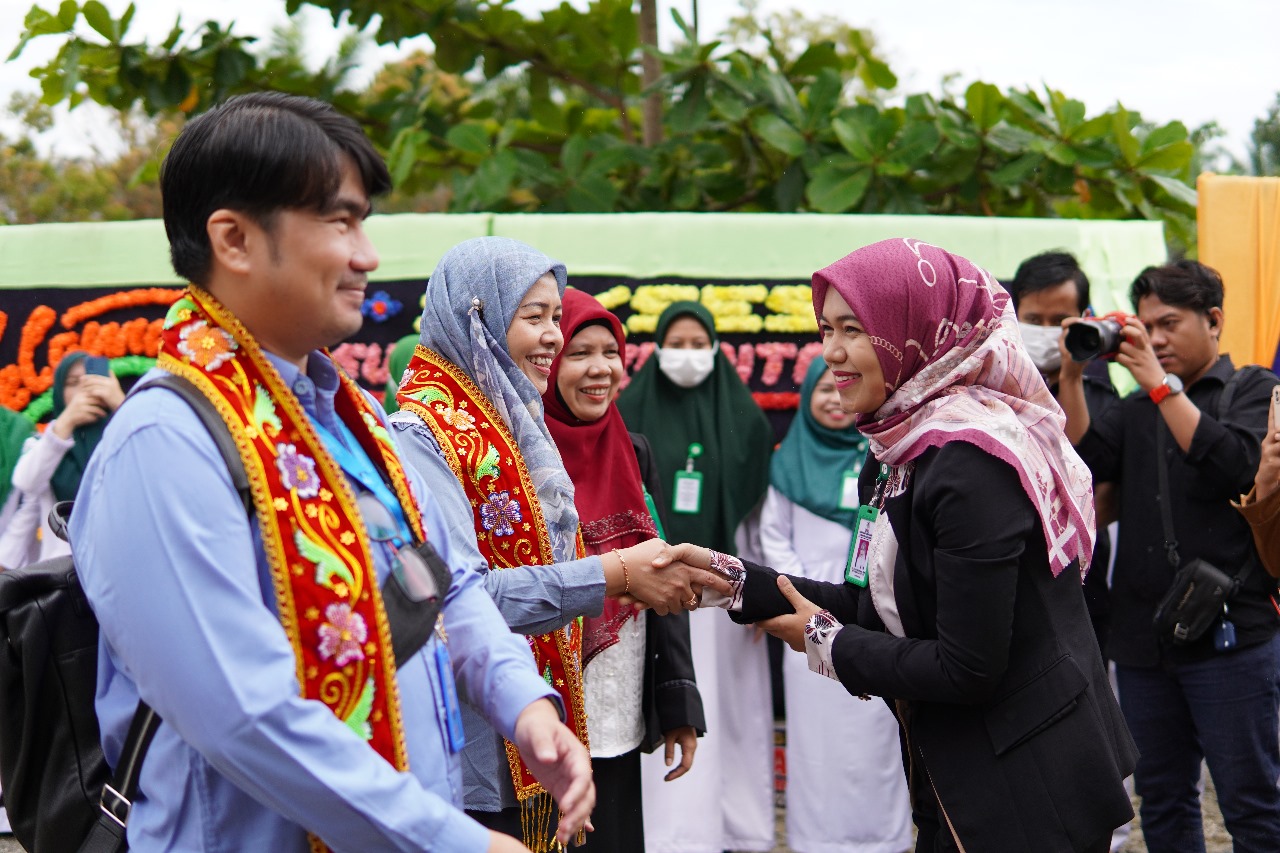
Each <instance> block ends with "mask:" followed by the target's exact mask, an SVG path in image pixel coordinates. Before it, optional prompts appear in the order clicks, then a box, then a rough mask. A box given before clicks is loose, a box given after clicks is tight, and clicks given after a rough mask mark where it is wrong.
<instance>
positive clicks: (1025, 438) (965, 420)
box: [813, 239, 1094, 576]
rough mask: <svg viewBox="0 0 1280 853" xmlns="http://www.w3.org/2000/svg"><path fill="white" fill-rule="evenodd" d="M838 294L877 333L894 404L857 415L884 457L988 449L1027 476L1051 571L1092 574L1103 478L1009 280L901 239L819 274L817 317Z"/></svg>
mask: <svg viewBox="0 0 1280 853" xmlns="http://www.w3.org/2000/svg"><path fill="white" fill-rule="evenodd" d="M831 287H834V288H835V289H836V291H837V292H838V293H839V294H840V295H841V296H842V297H843V298H844V300H845V302H846V303H848V305H849V307H850V308H851V309H853V313H854V315H855V316H856V317H857V318H858V320H859V322H860V323H861V324H862V327H863V329H864V330H865V331H866V333H867V334H868V335H869V336H870V338H871V343H872V346H873V347H874V349H875V353H876V357H877V359H878V361H879V362H880V367H881V371H882V372H883V374H884V381H885V393H886V395H887V399H886V400H885V402H884V404H883V405H881V406H880V408H879V409H878V410H877V411H876V412H875V413H873V414H862V415H859V416H858V417H857V418H856V420H855V423H856V424H857V427H858V430H859V431H861V432H862V434H863V435H865V436H867V438H868V439H869V440H870V446H871V451H872V453H873V454H874V456H875V458H876V459H877V460H878V461H880V462H882V463H887V464H889V465H894V466H899V465H902V464H903V463H905V462H909V461H911V460H913V459H915V458H916V457H918V456H919V455H920V454H922V453H924V452H925V450H927V449H929V448H930V447H940V446H942V445H943V444H945V443H947V442H948V441H965V442H968V443H970V444H974V445H976V446H978V447H979V448H981V449H982V450H984V451H986V452H987V453H990V454H991V455H993V456H995V457H996V458H998V459H1001V460H1002V461H1004V462H1006V463H1008V464H1009V465H1010V466H1012V467H1013V468H1014V470H1015V471H1017V472H1018V478H1019V480H1020V481H1021V483H1022V488H1023V490H1024V491H1025V492H1026V494H1027V496H1028V498H1030V500H1031V503H1032V506H1034V507H1035V508H1036V511H1037V513H1038V514H1039V516H1040V520H1041V525H1042V527H1043V529H1044V538H1045V544H1046V545H1047V546H1048V550H1049V565H1050V568H1051V570H1052V571H1053V574H1054V575H1055V576H1056V575H1058V574H1060V573H1061V572H1062V570H1063V569H1065V568H1066V567H1067V566H1068V565H1070V564H1071V563H1072V561H1075V560H1079V563H1080V568H1081V570H1082V571H1083V570H1085V569H1087V568H1088V565H1089V561H1090V560H1091V559H1092V557H1093V540H1094V507H1093V480H1092V477H1091V476H1090V474H1089V469H1088V468H1087V467H1086V466H1085V464H1084V462H1083V461H1081V459H1080V457H1079V455H1077V454H1076V452H1075V449H1074V448H1073V447H1072V446H1071V443H1070V442H1069V441H1068V440H1067V437H1066V433H1065V432H1064V427H1065V424H1066V417H1065V416H1064V415H1063V413H1062V409H1061V408H1060V407H1059V406H1058V404H1057V401H1055V400H1054V399H1053V396H1052V395H1051V394H1050V393H1049V389H1048V387H1047V386H1046V385H1045V383H1044V380H1043V379H1041V377H1040V373H1039V371H1038V370H1037V369H1036V366H1035V364H1033V363H1032V361H1031V357H1030V356H1028V355H1027V352H1026V349H1025V348H1024V347H1023V344H1022V337H1021V335H1020V334H1019V332H1018V323H1017V319H1016V317H1015V316H1014V313H1013V305H1012V300H1011V299H1010V298H1009V294H1008V293H1007V292H1006V291H1005V290H1004V288H1003V287H1001V286H1000V284H999V282H997V281H996V280H995V279H994V278H992V277H991V275H990V274H989V273H988V272H987V271H986V270H983V269H981V268H979V267H978V266H976V265H975V264H973V263H972V262H970V261H968V260H966V259H965V258H962V257H960V256H959V255H953V254H951V253H950V252H947V251H945V250H943V249H939V248H938V247H936V246H931V245H929V244H928V243H923V242H921V241H919V240H910V239H895V240H884V241H881V242H879V243H873V244H872V245H870V246H865V247H863V248H861V249H859V250H857V251H856V252H853V253H852V254H850V255H848V256H846V257H844V258H842V259H841V260H839V261H836V262H835V263H834V264H832V265H830V266H828V267H826V268H825V269H821V270H819V271H818V272H816V273H814V274H813V305H814V311H815V313H816V314H817V315H818V316H819V317H821V315H822V307H823V303H824V301H825V300H826V296H827V289H828V288H831ZM975 488H980V484H975Z"/></svg>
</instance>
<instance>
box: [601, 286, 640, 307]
mask: <svg viewBox="0 0 1280 853" xmlns="http://www.w3.org/2000/svg"><path fill="white" fill-rule="evenodd" d="M596 299H597V300H599V302H600V304H601V305H603V306H604V307H605V308H606V309H607V310H609V311H612V310H614V309H615V308H620V307H622V306H623V305H626V304H627V303H628V302H630V301H631V288H629V287H627V286H626V285H625V284H619V285H617V286H616V287H611V288H609V289H608V290H606V291H605V292H604V293H597V294H596Z"/></svg>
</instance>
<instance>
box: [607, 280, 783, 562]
mask: <svg viewBox="0 0 1280 853" xmlns="http://www.w3.org/2000/svg"><path fill="white" fill-rule="evenodd" d="M654 339H655V341H656V342H657V344H658V348H657V349H655V350H654V353H653V356H652V357H650V359H649V360H648V362H646V363H645V365H644V367H642V368H640V371H639V372H638V373H636V375H635V377H634V378H633V379H632V380H631V384H630V385H628V386H627V388H626V390H625V391H623V392H622V394H621V396H619V398H618V410H619V411H620V412H621V413H622V418H623V420H624V421H626V424H627V429H629V430H631V431H633V432H639V433H643V434H644V436H645V437H646V438H648V439H649V442H650V444H652V445H653V452H654V458H655V460H656V461H657V465H658V472H659V474H660V475H661V477H662V484H663V486H664V487H665V488H667V489H669V490H670V491H668V495H670V496H671V497H670V498H669V499H668V500H669V502H670V503H671V506H669V507H668V509H670V510H673V511H672V512H671V525H670V528H669V529H668V530H667V531H666V532H667V541H669V542H673V543H674V542H695V543H697V544H699V545H705V546H707V547H708V548H711V549H712V550H721V548H717V546H716V544H713V543H719V545H720V546H722V548H723V549H724V553H729V554H733V553H736V552H737V549H736V548H735V547H734V532H735V531H736V530H737V529H738V525H739V524H741V523H742V521H743V519H745V518H746V517H747V515H748V514H750V512H751V511H752V510H753V509H754V508H755V507H756V505H757V504H758V503H759V502H760V499H761V498H762V497H763V496H764V492H765V489H766V488H767V487H768V485H769V454H770V452H771V450H772V448H773V428H772V427H771V426H770V425H769V420H768V419H767V418H766V417H765V416H764V412H762V411H761V410H760V407H759V406H757V405H756V402H755V400H753V399H752V398H751V392H750V391H749V390H747V386H746V385H744V384H743V383H742V380H741V379H739V378H738V373H737V371H736V370H734V368H733V365H731V364H730V363H729V360H728V359H727V358H725V357H724V353H722V352H721V351H720V342H719V340H718V339H717V337H716V333H715V319H714V318H713V317H712V316H711V312H710V311H708V310H707V308H706V307H705V306H703V305H701V304H699V303H697V302H676V303H673V304H671V305H670V306H668V307H667V309H666V310H665V311H663V312H662V316H661V317H659V318H658V327H657V331H656V333H655V335H654ZM695 445H696V446H695ZM691 447H692V448H693V449H692V451H691V449H690V448H691ZM687 468H692V473H695V474H700V475H701V477H700V479H699V478H696V477H694V478H690V477H685V476H683V475H684V474H685V473H686V469H687ZM677 472H679V473H680V475H681V476H679V477H677ZM681 499H683V501H684V503H683V504H680V503H677V501H680V500H681Z"/></svg>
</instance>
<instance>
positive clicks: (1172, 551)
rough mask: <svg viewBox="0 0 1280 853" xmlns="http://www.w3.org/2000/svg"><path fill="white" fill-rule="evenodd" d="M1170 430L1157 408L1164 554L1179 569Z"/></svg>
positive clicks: (1157, 462)
mask: <svg viewBox="0 0 1280 853" xmlns="http://www.w3.org/2000/svg"><path fill="white" fill-rule="evenodd" d="M1168 432H1169V427H1168V425H1167V424H1165V422H1164V416H1162V415H1161V414H1160V410H1159V409H1158V408H1157V409H1156V477H1157V479H1159V481H1160V494H1159V495H1158V496H1157V497H1158V498H1159V503H1160V524H1161V525H1162V526H1163V527H1164V556H1165V558H1166V559H1167V560H1168V561H1169V565H1170V566H1173V569H1174V571H1177V569H1178V566H1180V565H1181V564H1182V557H1181V556H1179V554H1178V540H1177V538H1175V536H1174V533H1173V506H1172V505H1171V503H1170V500H1169V456H1168V452H1167V451H1166V450H1165V445H1166V439H1165V435H1166V434H1167V433H1168Z"/></svg>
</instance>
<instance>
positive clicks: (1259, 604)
mask: <svg viewBox="0 0 1280 853" xmlns="http://www.w3.org/2000/svg"><path fill="white" fill-rule="evenodd" d="M1234 373H1235V367H1234V366H1233V365H1232V363H1231V358H1230V356H1226V355H1223V356H1221V357H1219V359H1218V362H1217V363H1216V364H1214V366H1213V367H1211V368H1210V369H1209V372H1208V373H1206V374H1205V375H1204V376H1203V377H1201V378H1200V379H1199V380H1197V381H1196V382H1195V384H1193V385H1192V386H1191V387H1189V388H1187V389H1186V392H1185V393H1186V394H1187V396H1188V398H1190V400H1191V402H1192V403H1195V405H1196V407H1197V408H1199V409H1200V413H1201V414H1200V424H1199V426H1197V427H1196V432H1195V436H1194V437H1193V438H1192V440H1191V449H1190V452H1188V453H1183V452H1182V450H1181V449H1180V448H1179V447H1178V445H1177V442H1175V441H1174V440H1173V438H1172V436H1171V435H1166V437H1165V438H1166V441H1165V445H1166V448H1167V449H1166V454H1167V456H1168V465H1169V491H1170V494H1171V499H1172V504H1173V526H1174V533H1175V535H1176V537H1177V541H1178V551H1179V554H1180V555H1181V557H1182V559H1183V561H1184V562H1185V561H1187V560H1193V559H1196V558H1197V557H1198V558H1200V559H1202V560H1207V561H1208V562H1210V563H1212V564H1213V565H1215V566H1217V567H1218V568H1219V569H1222V570H1223V571H1224V572H1226V573H1227V574H1229V575H1235V574H1236V573H1237V572H1239V570H1240V569H1241V567H1244V566H1247V567H1248V570H1247V572H1246V575H1245V582H1244V586H1243V589H1241V591H1240V592H1239V593H1238V594H1237V596H1236V597H1235V599H1233V600H1232V601H1231V603H1230V605H1229V606H1230V612H1231V621H1232V622H1234V623H1235V626H1236V639H1237V641H1238V643H1239V645H1240V646H1241V647H1245V646H1250V645H1255V644H1257V643H1261V642H1264V641H1266V640H1267V639H1269V638H1270V637H1271V636H1272V635H1273V634H1274V633H1275V631H1276V628H1277V626H1278V625H1280V619H1278V618H1277V614H1276V610H1275V606H1274V605H1273V604H1272V601H1271V596H1272V594H1273V593H1275V591H1276V585H1275V582H1274V581H1273V580H1272V579H1271V578H1270V577H1269V576H1268V575H1267V573H1266V572H1265V571H1264V570H1263V568H1262V566H1261V564H1260V563H1259V562H1258V558H1257V555H1256V553H1255V551H1254V547H1253V539H1252V537H1251V535H1250V532H1249V525H1248V524H1247V523H1246V522H1245V520H1244V518H1243V517H1241V515H1240V513H1239V512H1238V511H1237V510H1236V509H1235V508H1234V507H1232V506H1231V503H1230V502H1231V501H1232V500H1234V499H1237V498H1239V497H1240V495H1241V494H1242V493H1244V492H1248V491H1249V489H1250V488H1251V487H1252V485H1253V477H1254V474H1255V473H1257V470H1258V459H1259V456H1260V454H1261V444H1262V436H1263V434H1264V433H1265V432H1266V429H1267V408H1268V406H1269V405H1270V401H1271V388H1272V386H1273V385H1275V384H1276V383H1277V382H1280V379H1277V378H1276V376H1275V374H1273V373H1271V372H1270V371H1267V370H1262V369H1258V368H1254V369H1248V370H1246V372H1245V373H1244V374H1243V375H1242V376H1241V377H1240V379H1239V380H1237V382H1236V387H1235V389H1234V391H1233V396H1232V399H1231V403H1230V407H1229V410H1228V411H1223V412H1219V411H1218V401H1219V399H1220V398H1221V396H1222V391H1223V388H1224V387H1225V385H1226V383H1227V381H1228V380H1229V379H1231V377H1232V375H1233V374H1234ZM1157 428H1159V429H1164V430H1167V429H1168V427H1167V426H1166V425H1165V423H1164V418H1163V417H1162V416H1161V415H1160V412H1159V411H1158V410H1157V408H1156V405H1155V404H1154V403H1152V402H1151V399H1150V398H1149V397H1148V396H1147V394H1146V393H1145V392H1143V391H1142V390H1141V389H1139V390H1138V391H1135V392H1134V393H1133V394H1131V395H1130V396H1128V397H1126V398H1125V399H1123V400H1121V401H1120V404H1119V405H1117V406H1113V407H1111V409H1110V410H1109V411H1107V412H1106V413H1104V414H1103V416H1102V417H1101V418H1096V419H1093V420H1092V422H1091V425H1090V428H1089V431H1088V432H1087V433H1085V436H1084V438H1083V439H1081V441H1080V444H1079V446H1078V447H1077V448H1076V449H1077V450H1078V451H1079V453H1080V456H1081V458H1083V459H1084V461H1085V463H1086V464H1087V465H1088V466H1089V468H1090V469H1091V470H1092V471H1093V476H1094V481H1095V482H1115V483H1117V484H1118V486H1119V508H1120V535H1119V537H1118V541H1117V543H1116V562H1115V571H1114V573H1113V575H1112V578H1111V631H1110V638H1109V641H1108V644H1107V653H1108V654H1107V656H1108V657H1110V658H1111V659H1112V660H1114V661H1116V662H1117V663H1120V664H1126V665H1129V666H1155V665H1157V664H1158V663H1159V662H1160V661H1161V660H1162V659H1165V660H1170V661H1174V662H1190V661H1195V660H1203V659H1205V658H1208V657H1211V656H1213V655H1214V654H1216V653H1217V652H1215V650H1214V648H1213V633H1214V632H1213V631H1210V632H1208V633H1207V634H1206V635H1205V636H1204V637H1203V638H1202V639H1201V640H1200V641H1198V642H1197V643H1195V644H1193V645H1190V646H1184V647H1177V648H1175V647H1173V646H1172V645H1170V644H1168V643H1164V642H1161V641H1159V640H1157V638H1156V634H1155V630H1154V628H1153V627H1152V624H1151V619H1152V616H1153V615H1154V613H1155V609H1156V605H1157V604H1158V603H1159V601H1160V598H1161V597H1162V596H1163V595H1164V594H1165V592H1166V590H1168V588H1169V584H1170V583H1172V581H1173V575H1174V570H1173V569H1172V568H1171V567H1170V566H1169V563H1168V560H1167V559H1166V557H1165V549H1164V533H1163V527H1162V526H1161V523H1160V504H1159V502H1158V495H1159V493H1160V485H1159V480H1158V478H1157V474H1156V432H1155V430H1156V429H1157Z"/></svg>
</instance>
